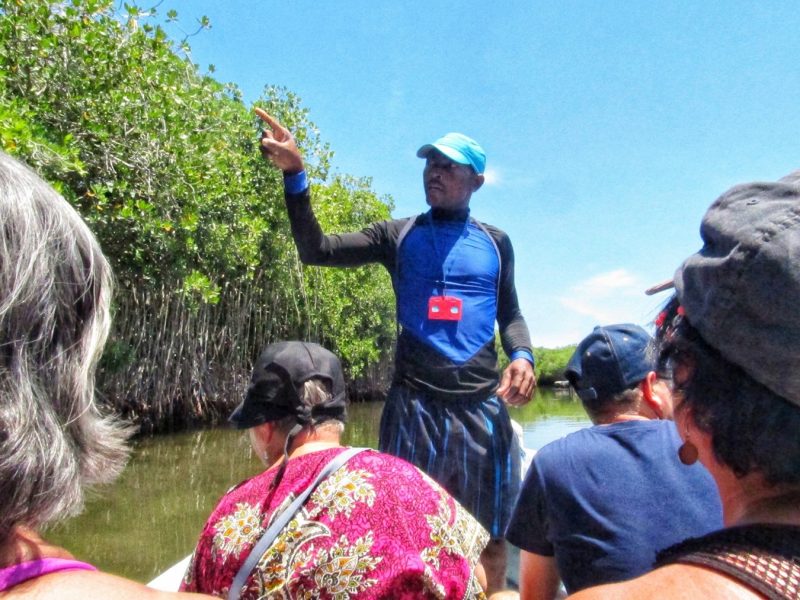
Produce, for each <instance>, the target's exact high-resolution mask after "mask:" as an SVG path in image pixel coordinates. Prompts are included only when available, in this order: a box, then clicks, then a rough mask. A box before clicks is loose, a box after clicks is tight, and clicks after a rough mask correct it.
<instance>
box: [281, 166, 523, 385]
mask: <svg viewBox="0 0 800 600" xmlns="http://www.w3.org/2000/svg"><path fill="white" fill-rule="evenodd" d="M285 191H286V207H287V210H288V214H289V220H290V223H291V227H292V235H293V236H294V240H295V243H296V245H297V250H298V253H299V255H300V260H302V261H303V262H304V263H305V264H310V265H324V266H339V267H353V266H360V265H363V264H366V263H371V262H378V263H381V264H382V265H383V266H384V267H386V269H387V270H388V271H389V273H390V274H391V277H392V285H393V287H394V292H395V295H396V298H397V318H398V322H399V324H400V335H399V338H398V341H397V352H396V356H395V373H394V381H395V383H403V384H405V385H408V386H410V387H412V388H415V389H420V390H423V391H425V392H427V393H428V394H430V395H432V396H434V397H436V398H440V399H442V400H455V399H463V400H474V399H479V400H482V399H485V398H487V397H489V396H490V395H492V394H493V393H494V391H495V389H496V388H497V385H498V375H497V354H496V352H495V347H494V339H495V338H494V336H495V334H494V324H495V321H497V323H498V325H499V328H500V335H501V340H502V342H503V348H504V350H505V351H506V353H507V354H508V355H509V357H511V358H512V360H513V359H516V358H520V357H523V358H527V359H528V360H530V361H531V362H532V361H533V356H532V354H531V344H530V337H529V334H528V328H527V325H526V324H525V320H524V319H523V317H522V313H521V312H520V310H519V304H518V301H517V293H516V288H515V287H514V252H513V249H512V247H511V241H510V240H509V238H508V236H507V235H506V234H505V233H503V232H502V231H500V230H499V229H497V228H495V227H492V226H491V225H482V224H478V223H477V222H476V221H475V220H474V219H471V218H470V217H469V210H468V209H467V210H463V211H455V212H453V211H442V210H431V211H429V212H427V213H425V214H423V215H419V216H417V217H411V218H412V219H414V220H415V223H414V224H413V226H412V227H410V229H409V228H408V221H409V219H407V218H406V219H395V220H391V221H381V222H377V223H373V224H371V225H369V226H368V227H366V228H364V229H363V230H362V231H359V232H354V233H344V234H333V235H325V234H324V233H323V231H322V229H321V228H320V226H319V223H318V222H317V219H316V217H315V216H314V212H313V210H312V207H311V197H310V192H309V188H308V186H307V185H306V182H305V174H304V173H301V174H299V175H294V176H287V177H286V178H285ZM401 234H402V240H401V239H400V238H401ZM398 242H400V245H399V252H398ZM441 295H449V296H454V297H457V298H459V299H461V301H462V303H463V318H462V319H461V320H459V321H439V320H430V319H428V302H429V299H430V298H431V297H432V296H441Z"/></svg>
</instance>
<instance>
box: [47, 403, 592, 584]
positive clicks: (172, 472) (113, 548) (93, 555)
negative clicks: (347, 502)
mask: <svg viewBox="0 0 800 600" xmlns="http://www.w3.org/2000/svg"><path fill="white" fill-rule="evenodd" d="M382 407H383V404H382V403H363V404H353V405H352V406H351V407H350V409H349V411H350V412H349V415H350V418H349V423H348V426H347V430H346V432H345V439H344V442H345V443H346V444H348V445H352V446H369V447H372V448H376V447H377V443H378V424H379V420H380V412H381V409H382ZM510 412H511V417H512V418H513V419H514V420H516V421H518V422H519V423H520V424H521V425H522V427H523V430H524V439H525V447H526V448H530V449H538V448H540V447H541V446H543V445H544V444H546V443H548V442H550V441H552V440H554V439H557V438H559V437H562V436H564V435H566V434H567V433H570V432H571V431H575V430H577V429H580V428H582V427H586V426H587V425H589V422H588V420H587V419H586V415H585V413H584V412H583V409H582V408H581V404H580V401H578V400H577V399H576V398H575V397H574V396H573V397H570V396H569V395H568V394H566V393H564V392H561V393H557V392H555V391H552V390H538V391H537V393H536V397H535V398H534V400H533V401H532V402H531V403H529V404H528V405H527V406H524V407H522V408H512V409H510ZM261 469H262V466H261V463H260V462H259V461H258V459H257V458H256V457H255V455H254V454H253V453H252V452H251V450H250V444H249V442H248V438H247V435H246V434H243V433H242V432H239V431H235V430H233V429H228V428H220V429H212V430H204V431H194V432H185V433H177V434H172V435H165V436H158V437H153V438H144V439H140V440H137V441H136V443H135V445H134V450H133V455H132V457H131V461H130V463H129V464H128V467H127V468H126V470H125V472H124V473H123V475H122V477H121V478H120V479H119V480H118V481H117V482H116V483H115V484H114V485H113V486H111V487H108V488H105V489H102V490H99V493H98V494H97V495H96V496H95V497H93V498H89V500H88V502H87V506H86V510H85V511H84V513H83V514H82V515H80V516H78V517H76V518H74V519H71V520H70V521H68V522H66V523H64V524H62V525H60V526H58V527H57V528H55V529H53V530H52V531H50V532H47V534H46V537H47V538H49V539H50V540H52V541H54V542H56V543H57V544H60V545H63V546H65V547H66V548H68V549H69V550H70V551H71V552H72V553H73V554H75V556H77V557H78V558H80V559H81V560H86V561H88V562H90V563H93V564H94V565H96V566H97V567H99V568H100V569H102V570H104V571H109V572H112V573H116V574H119V575H123V576H125V577H129V578H132V579H135V580H137V581H142V582H146V581H149V580H150V579H152V578H153V577H154V576H155V575H156V574H158V573H160V572H161V571H163V570H164V569H166V568H167V567H169V566H170V565H172V564H173V563H175V562H177V561H178V560H179V559H181V558H182V557H184V556H185V555H187V554H189V553H190V552H191V551H192V549H193V548H194V543H195V541H196V539H197V536H198V534H199V532H200V529H201V527H202V525H203V523H204V522H205V519H206V518H207V517H208V515H209V513H210V512H211V510H212V508H213V507H214V505H215V504H216V502H217V500H218V499H219V498H220V496H222V494H224V493H225V491H226V490H227V489H228V488H230V487H231V486H232V485H234V484H236V483H238V482H239V481H241V480H243V479H245V478H247V477H250V476H252V475H254V474H256V473H258V472H259V471H260V470H261Z"/></svg>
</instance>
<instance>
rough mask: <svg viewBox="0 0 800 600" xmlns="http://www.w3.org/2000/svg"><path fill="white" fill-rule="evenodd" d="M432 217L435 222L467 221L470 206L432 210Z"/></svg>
mask: <svg viewBox="0 0 800 600" xmlns="http://www.w3.org/2000/svg"><path fill="white" fill-rule="evenodd" d="M431 217H433V219H434V220H435V221H466V220H467V218H468V217H469V206H465V207H464V208H455V209H447V208H432V209H431Z"/></svg>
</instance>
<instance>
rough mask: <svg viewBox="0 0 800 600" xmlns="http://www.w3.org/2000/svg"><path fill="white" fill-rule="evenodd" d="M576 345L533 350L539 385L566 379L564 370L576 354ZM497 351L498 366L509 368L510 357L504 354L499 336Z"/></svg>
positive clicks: (497, 338) (496, 338)
mask: <svg viewBox="0 0 800 600" xmlns="http://www.w3.org/2000/svg"><path fill="white" fill-rule="evenodd" d="M575 348H576V346H575V345H572V346H562V347H560V348H541V347H535V348H534V349H533V358H534V360H535V361H536V368H535V373H536V382H537V384H538V385H543V386H546V385H553V383H554V382H556V381H561V380H563V379H564V370H565V369H566V367H567V363H568V362H569V359H570V357H571V356H572V354H573V352H575ZM495 349H496V350H497V364H498V367H499V368H500V369H501V370H503V369H505V368H506V367H507V366H508V357H507V356H506V353H505V352H503V348H502V346H501V345H500V339H499V336H496V337H495Z"/></svg>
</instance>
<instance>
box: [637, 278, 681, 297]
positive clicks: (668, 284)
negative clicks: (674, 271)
mask: <svg viewBox="0 0 800 600" xmlns="http://www.w3.org/2000/svg"><path fill="white" fill-rule="evenodd" d="M674 287H675V280H674V279H668V280H667V281H662V282H661V283H657V284H655V285H654V286H651V287H649V288H647V289H646V290H645V291H644V293H645V294H647V295H648V296H652V295H654V294H660V293H661V292H663V291H666V290H669V289H672V288H674Z"/></svg>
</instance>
